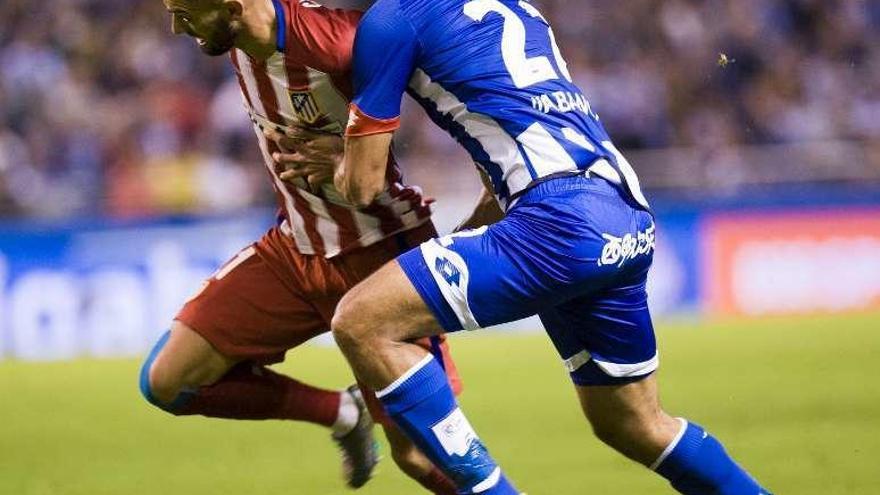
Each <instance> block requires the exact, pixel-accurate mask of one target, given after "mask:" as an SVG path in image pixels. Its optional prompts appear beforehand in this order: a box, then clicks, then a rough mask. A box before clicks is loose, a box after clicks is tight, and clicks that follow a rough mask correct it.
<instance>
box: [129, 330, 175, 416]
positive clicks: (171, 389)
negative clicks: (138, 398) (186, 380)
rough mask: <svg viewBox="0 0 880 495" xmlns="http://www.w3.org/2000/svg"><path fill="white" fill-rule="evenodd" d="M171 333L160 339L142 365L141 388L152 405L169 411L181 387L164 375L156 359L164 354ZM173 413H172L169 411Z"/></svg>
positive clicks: (167, 375)
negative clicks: (169, 405)
mask: <svg viewBox="0 0 880 495" xmlns="http://www.w3.org/2000/svg"><path fill="white" fill-rule="evenodd" d="M169 337H170V332H166V333H165V334H163V335H162V337H160V338H159V340H158V341H157V342H156V344H155V345H154V346H153V349H152V350H151V351H150V354H149V355H148V356H147V358H146V359H145V360H144V362H143V364H142V365H141V370H140V379H139V383H138V385H139V388H140V392H141V395H142V396H143V397H144V399H146V400H147V402H149V403H150V404H152V405H154V406H156V407H158V408H160V409H163V410H166V411H168V410H169V409H168V406H167V405H168V404H171V403H172V402H174V399H175V398H176V397H177V396H178V395H179V394H180V390H181V386H180V384H179V383H177V381H176V380H174V379H172V377H171V376H170V375H169V374H168V373H163V372H162V371H163V370H162V369H161V367H157V366H156V358H157V357H158V356H159V354H160V353H161V352H162V349H163V348H164V347H165V344H166V343H167V342H168V338H169ZM169 412H171V411H169Z"/></svg>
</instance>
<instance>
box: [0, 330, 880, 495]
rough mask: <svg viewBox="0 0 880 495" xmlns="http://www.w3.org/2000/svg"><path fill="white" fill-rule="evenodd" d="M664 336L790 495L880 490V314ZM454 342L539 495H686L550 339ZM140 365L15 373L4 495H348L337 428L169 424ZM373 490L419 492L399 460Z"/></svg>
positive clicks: (702, 411)
mask: <svg viewBox="0 0 880 495" xmlns="http://www.w3.org/2000/svg"><path fill="white" fill-rule="evenodd" d="M658 336H659V339H660V346H661V356H662V366H661V373H660V382H661V387H662V398H663V402H664V404H665V406H666V408H667V409H668V410H669V411H670V412H672V413H674V414H681V415H686V416H687V417H689V418H692V419H694V420H696V421H698V422H701V423H702V424H704V425H705V426H707V427H708V428H709V429H710V430H711V431H712V432H713V433H714V434H715V435H716V436H717V437H719V438H720V439H721V440H722V441H723V442H724V443H725V444H726V445H727V447H728V449H729V450H730V451H732V452H733V454H734V455H735V457H736V458H737V459H738V460H739V461H740V462H742V463H743V464H744V465H745V466H747V467H748V468H749V469H750V470H751V471H752V472H753V473H754V474H755V475H756V476H757V477H758V478H759V479H761V480H762V481H763V482H764V483H765V484H767V485H768V487H769V488H771V489H773V490H774V491H775V492H776V493H777V495H795V494H796V495H810V494H816V495H819V494H821V495H833V494H841V495H844V494H846V495H856V494H865V495H869V494H877V493H880V384H878V379H880V364H878V363H880V315H878V314H863V315H852V316H846V317H840V316H833V317H832V316H823V317H809V318H772V319H762V320H758V321H735V322H720V323H712V324H709V323H699V324H697V323H687V324H664V325H661V326H660V328H659V332H658ZM452 341H453V351H454V353H455V355H456V356H457V359H458V362H459V366H460V369H461V372H462V374H463V376H464V379H465V384H466V390H465V393H464V395H463V396H462V403H463V406H464V409H465V411H466V412H467V414H468V415H469V417H470V419H471V421H472V423H473V424H474V425H475V427H476V429H477V430H478V431H479V432H480V434H481V436H482V437H483V439H484V440H485V441H486V443H487V445H489V446H490V449H491V450H492V452H493V454H494V455H495V457H496V458H497V459H498V460H499V461H500V462H501V463H502V465H503V466H504V468H505V470H506V471H507V472H508V473H509V474H510V476H511V477H512V478H513V479H514V480H516V482H517V483H518V485H519V486H520V487H521V488H522V489H524V490H526V491H528V493H529V494H530V495H545V494H547V495H550V494H552V495H567V494H586V493H590V494H599V495H607V494H627V495H629V494H638V495H642V494H666V493H673V492H672V490H671V489H669V488H668V487H667V485H666V484H665V482H663V481H662V480H660V479H658V478H657V477H656V476H654V475H652V474H651V473H650V472H648V471H647V470H646V469H644V468H641V467H639V466H636V465H633V464H631V463H629V462H627V461H625V460H624V459H623V458H621V457H620V456H618V455H617V454H615V453H613V452H612V451H610V450H609V449H607V448H605V447H603V446H602V445H600V444H599V442H598V441H597V440H595V439H594V438H593V437H592V436H591V434H590V432H589V428H588V427H587V425H586V423H585V421H584V420H583V419H582V417H581V415H580V412H579V410H578V408H577V406H576V402H575V399H574V396H573V393H572V391H571V387H570V385H569V384H568V379H567V377H566V375H565V373H564V372H563V371H562V368H561V366H560V364H559V363H558V360H557V358H556V356H555V354H554V352H553V350H552V348H551V346H550V344H549V342H548V341H547V339H546V338H544V337H543V336H540V335H507V336H505V335H499V334H486V335H473V336H461V337H453V339H452ZM138 367H139V363H138V362H136V361H134V360H124V361H90V360H81V361H76V362H71V363H53V364H47V363H18V362H3V363H0V494H3V495H51V494H71V495H72V494H82V495H86V494H87V495H101V494H108V495H110V494H112V495H139V494H144V495H177V494H181V495H202V494H211V495H225V494H228V495H242V494H256V495H269V494H293V495H330V494H344V493H349V491H348V490H345V489H344V488H343V487H342V484H341V482H340V481H339V478H338V459H337V455H336V452H335V451H334V448H333V446H332V445H331V443H330V441H329V439H328V438H327V434H326V432H325V431H323V430H321V429H319V428H316V427H312V426H309V425H304V424H292V423H283V422H232V421H221V420H211V419H205V418H201V417H190V418H173V417H170V416H166V415H165V414H163V413H160V412H159V411H156V410H154V409H152V408H150V407H148V406H147V405H146V403H145V402H144V401H143V400H142V399H141V397H140V395H139V394H138V392H137V385H136V382H137V370H138ZM281 369H282V370H283V371H286V372H289V373H292V374H294V375H295V376H297V377H300V378H301V379H305V380H308V381H311V382H313V383H319V384H324V385H327V386H336V387H341V386H344V385H346V384H347V383H348V382H349V381H350V380H351V378H350V373H349V372H348V371H347V368H346V367H345V365H344V363H343V361H342V359H341V358H340V356H339V354H338V352H337V351H335V350H333V349H327V348H317V347H306V348H302V349H297V350H295V351H293V352H292V353H291V354H289V355H288V361H287V363H285V364H284V365H283V366H282V367H281ZM383 450H384V452H385V453H386V454H387V447H385V445H384V444H383ZM360 493H363V494H365V495H369V494H374V495H376V494H381V495H398V494H416V493H420V491H419V490H418V489H417V487H416V486H415V485H413V484H411V483H410V482H409V481H407V480H406V479H405V478H404V477H403V476H402V475H401V474H400V473H399V472H398V471H397V470H396V469H395V468H394V466H393V464H392V463H391V462H390V459H388V458H387V455H386V459H385V460H384V461H383V463H382V465H381V469H380V471H379V473H378V474H377V476H376V478H375V479H374V480H373V481H371V483H370V484H369V485H367V487H365V488H364V489H363V490H361V491H360Z"/></svg>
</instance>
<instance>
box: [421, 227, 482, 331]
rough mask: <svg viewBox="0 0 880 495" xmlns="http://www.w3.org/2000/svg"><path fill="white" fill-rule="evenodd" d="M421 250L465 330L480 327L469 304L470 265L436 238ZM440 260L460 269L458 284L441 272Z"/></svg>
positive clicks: (435, 280) (438, 285)
mask: <svg viewBox="0 0 880 495" xmlns="http://www.w3.org/2000/svg"><path fill="white" fill-rule="evenodd" d="M419 250H420V251H421V253H422V257H423V258H424V259H425V263H426V264H427V265H428V270H430V271H431V275H432V276H433V277H434V282H435V283H436V284H437V287H438V288H439V289H440V293H441V294H443V298H444V299H446V302H447V303H449V306H450V307H451V308H452V311H453V312H455V316H457V317H458V321H459V323H461V327H462V328H463V329H465V330H475V329H477V328H480V324H479V323H477V319H476V318H475V317H474V314H473V313H472V312H471V307H470V305H469V304H468V298H467V291H468V278H469V275H468V267H467V265H466V264H465V262H464V259H463V258H462V257H461V255H459V254H458V253H456V252H455V251H452V250H450V249H446V248H445V247H443V246H441V245H440V244H439V243H438V242H437V240H436V239H434V240H430V241H428V242H425V243H423V244H422V245H421V246H420V249H419ZM438 261H439V262H440V265H443V266H451V267H452V268H454V269H456V270H458V272H459V279H458V283H457V284H453V283H450V282H448V281H447V280H446V278H445V277H444V276H443V274H442V273H440V271H439V270H438V268H437V266H438Z"/></svg>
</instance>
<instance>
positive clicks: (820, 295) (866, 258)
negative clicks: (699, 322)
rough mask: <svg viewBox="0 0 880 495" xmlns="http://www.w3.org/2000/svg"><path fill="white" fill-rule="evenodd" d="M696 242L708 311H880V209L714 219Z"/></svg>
mask: <svg viewBox="0 0 880 495" xmlns="http://www.w3.org/2000/svg"><path fill="white" fill-rule="evenodd" d="M700 242H701V244H702V246H701V251H702V260H703V263H702V265H703V266H702V269H701V270H700V272H701V277H702V284H701V287H702V289H703V296H702V299H703V301H704V306H705V310H706V311H708V312H709V313H712V314H721V315H770V314H794V313H813V312H840V311H860V310H869V309H876V308H880V209H871V208H864V209H862V208H847V209H824V210H815V211H803V210H801V211H791V212H766V211H765V212H755V213H725V214H718V215H713V216H708V217H706V218H705V219H704V223H703V225H702V235H701V240H700Z"/></svg>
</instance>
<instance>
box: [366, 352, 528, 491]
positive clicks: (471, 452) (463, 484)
mask: <svg viewBox="0 0 880 495" xmlns="http://www.w3.org/2000/svg"><path fill="white" fill-rule="evenodd" d="M376 396H377V397H378V398H379V399H380V400H381V401H382V403H383V404H384V405H385V408H386V410H387V411H388V414H389V415H390V416H391V417H392V419H394V421H395V422H396V423H397V424H398V425H399V426H400V427H401V428H402V429H403V430H404V431H405V432H406V434H407V435H408V436H409V437H410V438H411V439H412V440H413V441H414V442H415V443H416V444H417V445H418V446H419V448H420V449H421V450H422V452H424V453H425V455H427V456H428V457H429V458H430V459H431V460H432V461H433V462H434V464H435V465H436V466H437V467H439V468H440V469H441V470H442V471H443V472H445V473H446V474H447V475H448V476H449V477H450V478H452V480H453V481H454V482H455V484H456V485H457V486H458V487H459V492H458V493H461V494H466V493H483V494H487V495H496V494H497V495H508V494H514V495H516V494H517V493H518V492H517V491H516V489H515V488H514V487H513V485H512V484H511V483H510V482H509V481H508V480H507V478H506V477H505V476H504V475H503V474H502V473H501V468H500V467H498V465H497V464H496V463H495V461H494V460H493V459H492V457H490V456H489V452H488V451H487V450H486V448H485V447H484V446H483V444H482V442H481V441H480V439H479V438H478V437H477V435H476V433H475V432H474V430H473V428H472V427H471V425H470V423H468V420H467V418H465V416H464V413H463V412H462V411H461V409H460V408H459V407H458V404H457V403H456V400H455V397H454V395H453V393H452V389H451V388H450V387H449V382H448V380H447V377H446V373H445V372H444V371H443V368H442V367H441V366H440V364H439V363H438V362H437V361H436V360H435V359H434V358H433V356H431V355H430V354H429V355H427V356H425V358H424V359H422V360H421V361H419V362H418V363H417V364H416V365H414V366H413V367H412V368H410V369H409V370H408V371H407V372H406V373H404V374H403V375H402V376H401V377H399V378H398V379H397V380H395V381H394V383H392V384H391V385H389V386H388V387H386V388H385V389H383V390H380V391H379V392H377V393H376Z"/></svg>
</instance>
